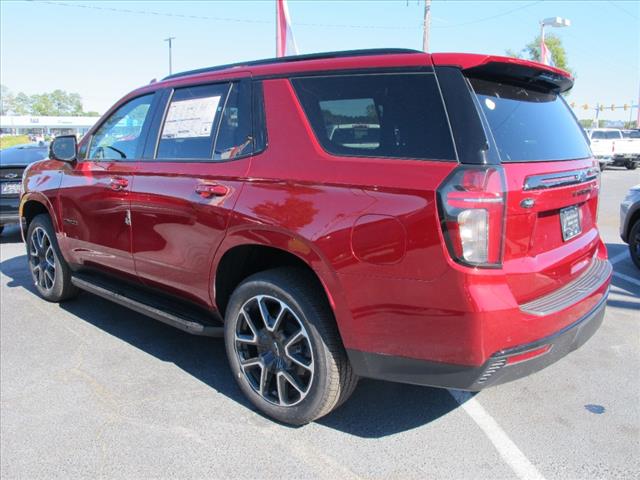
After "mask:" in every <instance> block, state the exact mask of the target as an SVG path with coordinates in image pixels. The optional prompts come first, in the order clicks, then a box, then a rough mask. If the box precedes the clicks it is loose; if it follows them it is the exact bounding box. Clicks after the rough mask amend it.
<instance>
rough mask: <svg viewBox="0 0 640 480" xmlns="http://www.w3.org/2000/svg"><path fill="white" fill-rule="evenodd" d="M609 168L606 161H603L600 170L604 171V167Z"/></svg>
mask: <svg viewBox="0 0 640 480" xmlns="http://www.w3.org/2000/svg"><path fill="white" fill-rule="evenodd" d="M605 168H607V164H606V163H601V164H600V171H601V172H604V169H605Z"/></svg>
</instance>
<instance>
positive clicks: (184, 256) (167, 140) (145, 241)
mask: <svg viewBox="0 0 640 480" xmlns="http://www.w3.org/2000/svg"><path fill="white" fill-rule="evenodd" d="M251 89H252V86H251V80H250V79H248V78H247V79H244V80H238V81H224V82H220V83H211V84H206V85H196V86H186V87H180V88H175V89H171V90H169V91H168V92H167V93H166V95H167V101H166V106H165V108H164V109H163V111H162V112H159V113H158V116H157V119H156V120H155V121H154V123H156V124H157V125H156V126H155V127H154V129H153V132H152V134H151V136H150V138H153V141H150V143H149V147H150V150H148V151H147V152H145V158H144V159H143V160H142V161H140V162H139V165H138V168H137V171H136V177H135V180H134V182H133V189H132V197H131V215H132V226H133V258H134V260H135V267H136V272H137V274H138V276H139V278H140V279H141V280H142V281H143V282H144V283H146V284H148V285H149V286H153V287H158V288H163V289H166V290H169V291H170V292H171V293H173V294H176V295H180V296H182V297H186V298H189V299H190V300H192V301H195V302H198V303H201V304H205V305H206V304H208V303H209V302H210V292H211V285H210V281H209V280H210V268H211V265H212V259H213V255H214V253H215V250H216V248H217V247H218V245H219V244H220V242H221V241H222V238H223V236H224V233H225V229H226V227H227V223H228V220H229V215H230V213H231V211H232V210H233V207H234V205H235V202H236V201H237V199H238V196H239V195H240V191H241V189H242V185H243V178H244V177H245V175H246V173H247V171H248V169H249V165H250V162H251V155H252V154H253V151H254V143H253V134H252V123H251V117H252V115H251Z"/></svg>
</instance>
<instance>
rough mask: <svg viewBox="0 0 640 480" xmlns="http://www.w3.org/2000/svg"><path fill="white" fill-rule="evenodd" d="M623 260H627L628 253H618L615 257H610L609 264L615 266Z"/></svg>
mask: <svg viewBox="0 0 640 480" xmlns="http://www.w3.org/2000/svg"><path fill="white" fill-rule="evenodd" d="M625 258H629V252H628V251H626V250H625V251H624V252H620V253H619V254H617V255H616V256H615V257H611V258H610V259H609V261H610V262H611V265H615V264H616V263H618V262H619V261H620V260H624V259H625Z"/></svg>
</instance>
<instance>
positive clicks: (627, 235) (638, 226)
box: [620, 185, 640, 268]
mask: <svg viewBox="0 0 640 480" xmlns="http://www.w3.org/2000/svg"><path fill="white" fill-rule="evenodd" d="M620 237H621V238H622V240H623V241H624V242H625V243H627V244H629V253H630V254H631V260H633V263H634V264H635V265H636V267H638V268H640V185H636V186H635V187H633V188H631V189H630V190H629V193H627V196H626V197H625V199H624V200H623V201H622V203H621V204H620Z"/></svg>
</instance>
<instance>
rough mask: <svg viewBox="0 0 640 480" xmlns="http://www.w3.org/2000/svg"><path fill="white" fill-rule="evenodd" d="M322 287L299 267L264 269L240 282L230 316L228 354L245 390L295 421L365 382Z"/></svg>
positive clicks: (271, 412)
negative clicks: (359, 376)
mask: <svg viewBox="0 0 640 480" xmlns="http://www.w3.org/2000/svg"><path fill="white" fill-rule="evenodd" d="M320 288H322V287H321V286H320V285H319V283H318V282H317V281H315V279H314V278H313V277H311V275H309V274H308V273H307V272H305V271H301V270H298V269H290V268H282V269H274V270H269V271H266V272H262V273H258V274H255V275H253V276H251V277H249V278H248V279H246V280H245V281H244V282H242V283H241V284H240V286H238V288H237V289H236V290H235V292H234V293H233V295H232V297H231V300H230V302H229V305H228V307H227V311H226V315H225V317H226V318H225V344H226V349H227V356H228V358H229V363H230V366H231V370H232V372H233V375H234V377H235V378H236V380H237V382H238V384H239V386H240V388H241V389H242V391H243V393H244V394H245V395H246V396H247V397H248V398H249V400H250V401H251V402H252V403H253V404H254V405H255V406H256V407H257V408H258V409H259V410H260V411H262V412H263V413H265V414H266V415H268V416H270V417H273V418H275V419H276V420H278V421H281V422H284V423H288V424H292V425H303V424H306V423H308V422H311V421H313V420H315V419H317V418H319V417H322V416H323V415H326V414H327V413H329V412H330V411H331V410H333V409H334V408H336V407H337V406H338V405H340V404H341V403H342V402H344V401H345V400H346V398H347V397H348V396H349V395H350V394H351V393H352V392H353V390H354V388H355V385H356V382H357V377H356V376H355V374H354V373H353V371H352V369H351V365H350V364H349V361H348V359H347V356H346V352H345V350H344V347H343V346H342V342H341V340H340V337H339V334H338V331H337V328H336V324H335V320H334V318H333V314H332V312H331V309H330V308H329V306H328V304H327V301H326V298H324V295H323V294H322V293H323V292H321V291H319V290H318V289H320Z"/></svg>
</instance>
